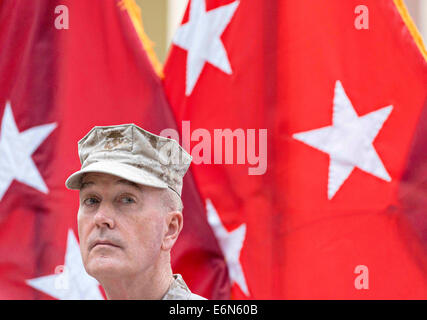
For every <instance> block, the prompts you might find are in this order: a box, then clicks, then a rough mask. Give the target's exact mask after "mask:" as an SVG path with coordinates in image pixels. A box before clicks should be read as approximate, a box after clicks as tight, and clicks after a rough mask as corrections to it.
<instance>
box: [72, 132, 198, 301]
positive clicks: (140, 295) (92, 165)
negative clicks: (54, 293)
mask: <svg viewBox="0 0 427 320" xmlns="http://www.w3.org/2000/svg"><path fill="white" fill-rule="evenodd" d="M78 151H79V156H80V161H81V164H82V167H81V170H79V171H77V172H75V173H73V174H72V175H71V176H70V177H69V178H68V179H67V181H66V183H65V184H66V186H67V188H69V189H74V190H80V194H79V196H80V206H79V212H78V216H77V221H78V233H79V238H80V251H81V254H82V259H83V264H84V267H85V269H86V271H87V273H88V274H90V275H91V276H93V277H94V278H96V279H97V280H98V281H99V283H100V284H101V285H102V287H103V288H104V290H105V293H106V295H107V298H108V299H164V300H174V299H177V300H195V299H204V298H202V297H200V296H198V295H196V294H193V293H191V291H190V290H189V289H188V287H187V285H186V284H185V282H184V280H183V279H182V277H181V276H180V275H179V274H176V275H173V274H172V268H171V263H170V251H171V249H172V247H173V245H174V243H175V241H176V240H177V238H178V236H179V233H180V231H181V229H182V226H183V216H182V209H183V205H182V201H181V191H182V179H183V176H184V175H185V173H186V172H187V170H188V167H189V166H190V163H191V160H192V158H191V156H190V155H189V154H188V153H187V152H186V151H185V150H184V149H183V148H181V146H179V144H178V143H177V142H176V141H175V140H172V139H168V138H164V137H160V136H157V135H154V134H152V133H150V132H148V131H146V130H143V129H141V128H140V127H138V126H136V125H134V124H125V125H118V126H105V127H94V128H93V129H92V130H91V131H90V132H89V133H88V134H87V135H86V136H85V137H84V138H83V139H81V140H80V141H79V142H78Z"/></svg>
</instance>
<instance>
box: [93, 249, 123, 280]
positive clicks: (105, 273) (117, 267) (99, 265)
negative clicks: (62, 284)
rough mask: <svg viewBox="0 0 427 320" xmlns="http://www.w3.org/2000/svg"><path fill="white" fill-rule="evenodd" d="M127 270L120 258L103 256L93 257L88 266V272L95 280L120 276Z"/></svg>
mask: <svg viewBox="0 0 427 320" xmlns="http://www.w3.org/2000/svg"><path fill="white" fill-rule="evenodd" d="M125 268H126V266H125V265H123V261H122V260H120V259H119V258H117V257H111V256H102V255H100V256H96V257H92V258H91V259H90V261H89V262H88V263H87V264H86V272H87V273H88V274H89V275H91V276H92V277H94V278H95V279H99V278H105V277H107V278H108V277H115V276H119V275H120V274H122V273H123V272H124V271H125V270H124V269H125ZM98 281H99V280H98Z"/></svg>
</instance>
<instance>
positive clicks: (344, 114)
mask: <svg viewBox="0 0 427 320" xmlns="http://www.w3.org/2000/svg"><path fill="white" fill-rule="evenodd" d="M333 104H334V105H333V116H332V126H328V127H323V128H319V129H314V130H310V131H306V132H301V133H296V134H294V135H293V138H294V139H297V140H299V141H302V142H304V143H306V144H308V145H309V146H312V147H313V148H316V149H318V150H320V151H323V152H326V153H328V154H329V158H330V161H329V176H328V199H332V198H333V196H334V195H335V194H336V192H337V191H338V190H339V188H340V187H341V186H342V184H343V183H344V181H345V180H346V179H347V178H348V177H349V175H350V173H351V172H352V171H353V169H354V168H355V167H357V168H359V169H361V170H362V171H365V172H367V173H370V174H372V175H374V176H376V177H378V178H381V179H383V180H385V181H391V178H390V175H389V174H388V172H387V170H386V169H385V167H384V165H383V163H382V162H381V159H380V157H379V156H378V154H377V152H376V150H375V148H374V146H373V141H374V139H375V137H376V136H377V134H378V132H379V131H380V130H381V128H382V126H383V123H384V121H385V120H386V119H387V118H388V116H389V115H390V112H391V111H392V109H393V106H391V105H390V106H387V107H384V108H381V109H379V110H376V111H373V112H370V113H368V114H365V115H364V116H360V117H359V116H358V115H357V113H356V111H355V110H354V107H353V105H352V104H351V102H350V100H349V98H348V97H347V95H346V93H345V91H344V88H343V86H342V84H341V82H340V81H337V82H336V84H335V95H334V101H333Z"/></svg>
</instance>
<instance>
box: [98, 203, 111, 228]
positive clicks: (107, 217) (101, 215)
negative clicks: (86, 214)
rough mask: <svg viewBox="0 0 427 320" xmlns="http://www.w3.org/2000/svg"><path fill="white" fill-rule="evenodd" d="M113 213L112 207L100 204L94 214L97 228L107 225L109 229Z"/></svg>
mask: <svg viewBox="0 0 427 320" xmlns="http://www.w3.org/2000/svg"><path fill="white" fill-rule="evenodd" d="M113 215H114V213H113V209H112V208H111V207H110V206H108V205H103V204H101V206H100V207H99V208H98V211H97V212H96V214H95V216H94V219H95V224H96V226H97V227H99V228H102V227H107V228H109V229H113V228H114V218H113Z"/></svg>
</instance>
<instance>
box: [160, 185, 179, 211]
mask: <svg viewBox="0 0 427 320" xmlns="http://www.w3.org/2000/svg"><path fill="white" fill-rule="evenodd" d="M161 202H162V207H163V209H164V210H166V211H167V212H171V211H179V212H182V210H183V209H184V205H183V203H182V200H181V197H180V196H179V195H178V194H177V193H176V192H175V191H173V190H172V189H169V188H167V189H164V191H163V192H162V195H161Z"/></svg>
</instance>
